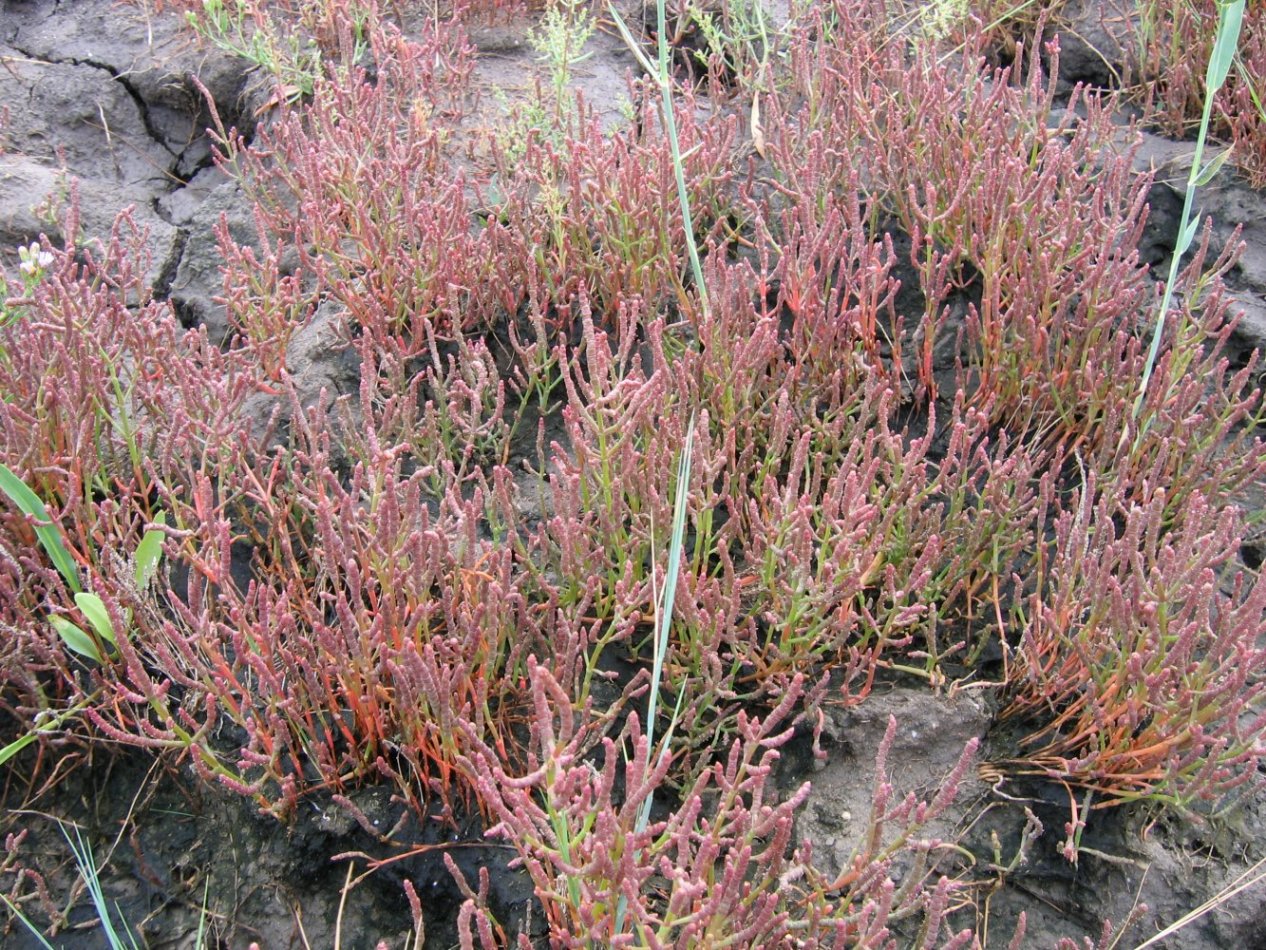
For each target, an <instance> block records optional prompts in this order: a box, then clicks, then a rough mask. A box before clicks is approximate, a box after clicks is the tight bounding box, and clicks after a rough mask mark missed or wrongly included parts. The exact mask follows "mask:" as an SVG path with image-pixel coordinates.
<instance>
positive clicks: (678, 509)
mask: <svg viewBox="0 0 1266 950" xmlns="http://www.w3.org/2000/svg"><path fill="white" fill-rule="evenodd" d="M694 445H695V417H694V415H693V414H692V415H691V416H690V425H689V426H688V427H687V428H686V441H685V443H684V444H683V445H682V447H681V458H680V459H679V460H678V462H677V491H676V493H675V495H674V497H673V534H672V541H671V543H670V546H669V549H668V575H667V577H666V578H665V579H664V602H663V605H662V606H661V605H658V604H657V605H656V606H658V607H660V609H658V610H656V611H655V643H654V646H655V659H654V661H653V663H652V665H651V694H650V698H649V700H648V701H647V711H646V742H647V745H649V746H650V747H651V748H654V745H655V716H656V715H657V714H658V712H657V711H658V707H659V689H660V685H661V684H662V682H663V678H664V658H665V657H666V656H667V654H668V633H669V630H670V629H671V627H672V617H673V604H674V603H675V602H676V599H677V575H678V574H679V573H680V571H681V557H682V551H683V550H684V549H685V546H686V505H687V502H688V500H689V497H690V466H691V462H692V460H693V458H694ZM684 693H685V690H684V689H679V690H678V691H677V705H676V707H675V708H674V709H673V715H672V719H671V720H669V723H668V729H667V731H666V732H665V733H664V738H663V739H662V740H661V748H660V750H659V758H660V759H662V758H663V757H664V756H665V755H667V754H668V747H669V742H670V741H671V740H672V735H673V730H674V729H675V728H676V726H677V719H678V717H679V716H680V714H681V700H682V696H683V695H684ZM654 803H655V794H654V792H652V793H651V794H649V795H647V796H646V801H644V802H642V808H641V810H640V811H639V812H638V816H637V823H636V825H635V826H634V830H635V832H636V833H637V834H641V833H642V832H643V831H645V830H646V826H647V824H648V823H649V821H650V817H651V807H652V806H653V805H654ZM627 910H628V900H627V898H626V897H625V896H624V895H623V894H621V895H620V899H619V901H617V903H616V910H615V932H616V933H617V934H619V933H622V932H623V931H624V915H625V913H626V912H627Z"/></svg>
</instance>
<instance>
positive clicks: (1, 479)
mask: <svg viewBox="0 0 1266 950" xmlns="http://www.w3.org/2000/svg"><path fill="white" fill-rule="evenodd" d="M0 491H3V492H4V493H5V494H6V495H8V496H9V500H10V501H12V502H13V503H14V504H15V505H17V506H18V509H19V510H20V511H21V512H22V513H23V514H25V515H27V516H28V517H30V518H33V519H34V520H35V537H36V538H37V539H38V540H39V542H40V545H41V546H42V547H43V548H44V550H45V551H46V552H47V553H48V556H49V558H50V559H51V560H52V562H53V566H54V567H56V568H57V570H58V572H59V573H60V574H61V576H62V577H63V578H64V579H65V581H66V585H67V586H68V587H69V588H70V589H71V590H72V591H74V592H75V593H78V592H79V591H81V590H83V588H82V587H80V586H79V570H78V568H76V567H75V559H74V558H72V557H71V556H70V552H69V551H67V550H66V545H65V544H63V543H62V534H61V529H59V528H58V527H57V525H55V524H53V519H52V518H51V517H50V516H49V514H48V509H47V508H45V507H44V502H42V501H40V499H39V496H38V495H36V494H35V492H33V491H31V489H30V488H29V487H27V484H26V482H24V481H22V479H20V478H18V477H17V476H16V475H14V474H13V472H12V470H11V469H10V468H9V467H8V466H7V465H0Z"/></svg>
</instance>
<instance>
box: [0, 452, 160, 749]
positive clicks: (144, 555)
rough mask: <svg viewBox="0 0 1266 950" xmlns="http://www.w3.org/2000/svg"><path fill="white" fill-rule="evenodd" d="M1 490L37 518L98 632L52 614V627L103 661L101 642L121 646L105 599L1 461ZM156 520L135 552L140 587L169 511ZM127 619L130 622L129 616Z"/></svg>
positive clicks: (39, 533) (42, 537)
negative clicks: (87, 586) (86, 582)
mask: <svg viewBox="0 0 1266 950" xmlns="http://www.w3.org/2000/svg"><path fill="white" fill-rule="evenodd" d="M0 490H3V491H4V493H5V494H6V495H8V496H9V499H10V500H11V501H12V502H13V503H14V504H15V505H17V507H18V509H19V510H20V511H21V512H22V513H23V514H25V515H27V516H28V517H29V518H31V519H32V520H33V521H34V522H35V536H36V538H37V539H38V540H39V542H40V545H41V546H42V547H43V548H44V551H45V553H47V554H48V556H49V559H50V560H51V561H52V562H53V566H54V567H56V568H57V571H58V573H60V574H61V576H62V578H63V580H65V581H66V586H67V587H69V588H70V589H71V591H72V592H73V593H74V598H75V606H76V607H78V608H79V612H80V613H81V614H83V616H84V617H85V618H86V619H87V621H88V625H89V626H90V627H91V628H92V630H93V632H94V633H95V634H96V636H95V637H94V636H92V635H91V634H89V633H88V632H87V631H85V630H84V629H83V627H80V626H79V625H78V624H75V623H72V622H71V621H69V620H67V619H66V618H65V617H50V618H49V623H51V624H52V625H53V629H54V630H56V631H57V635H58V636H59V637H61V640H62V643H64V644H65V645H66V648H67V649H69V650H71V651H73V652H75V653H78V654H79V655H80V656H82V657H86V658H87V659H90V660H94V661H95V662H97V663H100V662H102V659H103V657H102V653H101V644H103V643H104V644H109V647H110V652H112V653H113V652H114V651H115V650H117V649H118V646H119V641H118V634H117V632H116V631H115V629H114V623H113V621H111V619H110V613H109V611H108V610H107V609H106V606H105V602H104V601H103V600H102V599H101V598H100V597H99V596H98V595H97V594H94V593H91V592H90V591H85V590H84V589H83V586H82V584H81V583H80V581H79V571H78V568H77V567H76V566H75V559H74V558H73V557H72V556H71V554H70V551H69V550H68V549H67V548H66V545H65V543H64V542H63V541H62V536H61V530H60V529H59V528H58V527H57V526H56V525H55V524H54V523H53V519H52V517H51V516H50V515H49V513H48V509H47V508H45V507H44V503H43V502H42V501H40V498H39V496H38V495H36V494H35V492H33V491H32V490H31V489H30V487H29V486H27V484H26V483H25V482H23V481H22V480H21V479H20V478H18V477H17V476H16V475H15V474H13V472H12V470H11V469H9V468H8V467H7V466H5V465H0ZM154 523H155V524H156V525H159V527H157V528H150V529H149V530H148V531H146V532H145V535H144V537H142V538H141V542H140V544H138V545H137V546H136V552H135V553H134V555H133V563H134V568H133V578H134V580H135V581H136V586H137V587H138V588H144V587H145V586H146V585H148V584H149V582H150V580H151V579H152V578H153V576H154V572H155V571H157V570H158V562H159V560H160V559H161V558H162V556H163V531H162V530H161V526H162V525H165V524H166V523H167V517H166V515H165V514H164V513H163V512H159V513H158V515H157V516H156V517H155V518H154ZM128 621H129V623H130V621H131V618H130V617H128ZM24 738H25V737H24Z"/></svg>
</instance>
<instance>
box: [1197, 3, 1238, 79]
mask: <svg viewBox="0 0 1266 950" xmlns="http://www.w3.org/2000/svg"><path fill="white" fill-rule="evenodd" d="M1244 3H1245V0H1234V2H1233V3H1227V4H1224V5H1222V6H1220V7H1219V8H1218V33H1217V37H1216V38H1215V39H1214V41H1213V52H1212V53H1211V54H1210V55H1209V71H1208V73H1207V74H1206V75H1205V86H1206V95H1212V94H1213V93H1215V92H1217V91H1218V90H1219V89H1221V88H1222V84H1223V83H1224V82H1226V77H1227V73H1229V72H1230V71H1231V64H1232V63H1234V62H1235V50H1236V49H1237V47H1238V46H1239V43H1240V28H1241V27H1242V26H1243V23H1244Z"/></svg>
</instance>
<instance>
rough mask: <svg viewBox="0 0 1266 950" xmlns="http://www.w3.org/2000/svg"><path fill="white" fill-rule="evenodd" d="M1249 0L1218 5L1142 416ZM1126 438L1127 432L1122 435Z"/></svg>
mask: <svg viewBox="0 0 1266 950" xmlns="http://www.w3.org/2000/svg"><path fill="white" fill-rule="evenodd" d="M1244 2H1245V0H1232V2H1231V3H1226V4H1223V5H1221V6H1220V7H1219V9H1218V32H1217V36H1216V37H1215V38H1214V42H1213V52H1212V53H1211V54H1210V56H1209V67H1208V71H1207V73H1206V83H1205V92H1204V115H1203V116H1202V117H1201V120H1200V132H1199V134H1198V135H1197V136H1196V150H1195V154H1194V155H1193V156H1192V159H1191V172H1190V174H1189V175H1188V176H1187V195H1186V197H1185V198H1184V199H1183V206H1182V217H1181V218H1180V219H1179V224H1178V242H1177V244H1176V245H1175V247H1174V253H1173V257H1172V258H1171V260H1170V262H1169V276H1168V278H1167V279H1166V281H1165V292H1164V294H1163V295H1162V296H1161V303H1160V309H1159V312H1158V313H1157V314H1156V324H1155V326H1154V327H1153V328H1152V343H1151V346H1149V347H1148V351H1147V361H1146V362H1145V363H1144V364H1143V376H1142V379H1140V381H1139V391H1138V395H1137V396H1136V397H1135V398H1134V407H1133V410H1132V411H1131V417H1132V418H1134V419H1138V417H1139V413H1140V412H1141V411H1142V409H1143V401H1144V399H1145V398H1146V396H1147V387H1148V384H1149V383H1150V382H1151V379H1152V371H1153V370H1154V369H1155V368H1156V359H1157V357H1158V356H1159V354H1160V343H1161V337H1162V336H1163V335H1164V331H1165V318H1166V317H1167V316H1168V315H1169V308H1170V304H1171V303H1172V301H1173V296H1174V284H1176V283H1177V281H1178V272H1179V270H1180V268H1181V266H1182V256H1183V254H1185V253H1186V252H1187V250H1188V249H1189V248H1190V247H1191V244H1192V242H1193V241H1194V240H1195V236H1196V229H1197V228H1198V227H1199V224H1200V215H1196V216H1195V217H1194V219H1193V217H1192V211H1193V209H1194V205H1195V195H1196V186H1197V184H1198V183H1199V182H1200V180H1201V178H1205V177H1208V176H1207V172H1208V169H1207V168H1206V167H1205V165H1204V145H1205V141H1206V140H1207V139H1208V137H1209V123H1210V120H1211V119H1212V117H1213V99H1214V96H1216V95H1217V92H1218V90H1219V89H1220V88H1221V87H1222V83H1223V82H1225V81H1226V76H1227V72H1228V71H1229V70H1230V68H1231V64H1232V63H1233V62H1234V60H1235V51H1236V49H1237V47H1238V46H1239V42H1240V26H1241V24H1242V22H1243V19H1244ZM1146 430H1147V425H1146V424H1144V425H1143V427H1142V429H1140V431H1139V432H1138V434H1137V435H1136V436H1135V444H1136V445H1137V444H1138V441H1139V440H1140V439H1141V438H1142V436H1143V432H1145V431H1146ZM1122 437H1123V438H1124V434H1123V436H1122Z"/></svg>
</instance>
